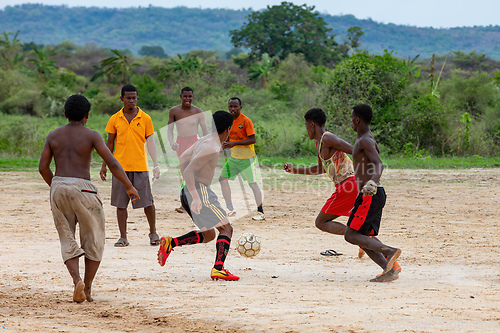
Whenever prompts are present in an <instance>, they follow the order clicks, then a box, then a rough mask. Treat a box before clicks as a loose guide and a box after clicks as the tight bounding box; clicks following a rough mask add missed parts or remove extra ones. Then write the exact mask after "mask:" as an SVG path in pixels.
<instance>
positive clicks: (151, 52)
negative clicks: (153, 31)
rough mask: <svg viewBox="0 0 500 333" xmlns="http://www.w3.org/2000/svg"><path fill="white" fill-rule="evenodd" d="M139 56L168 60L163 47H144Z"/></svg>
mask: <svg viewBox="0 0 500 333" xmlns="http://www.w3.org/2000/svg"><path fill="white" fill-rule="evenodd" d="M139 55H141V56H150V57H155V58H168V56H167V54H166V53H165V50H163V47H161V46H147V45H144V46H143V47H141V48H140V50H139Z"/></svg>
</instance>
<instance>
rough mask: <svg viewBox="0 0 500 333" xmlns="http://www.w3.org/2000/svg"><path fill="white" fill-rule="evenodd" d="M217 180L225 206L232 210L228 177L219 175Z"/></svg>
mask: <svg viewBox="0 0 500 333" xmlns="http://www.w3.org/2000/svg"><path fill="white" fill-rule="evenodd" d="M219 182H220V187H221V190H222V196H223V197H224V201H225V202H226V206H227V207H228V209H229V210H234V208H233V207H232V205H233V203H232V202H231V187H230V186H229V178H226V177H219Z"/></svg>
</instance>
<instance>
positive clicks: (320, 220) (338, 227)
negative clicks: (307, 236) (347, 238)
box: [316, 211, 346, 235]
mask: <svg viewBox="0 0 500 333" xmlns="http://www.w3.org/2000/svg"><path fill="white" fill-rule="evenodd" d="M337 217H339V215H332V214H327V213H324V212H321V211H320V212H319V214H318V216H317V217H316V227H317V228H318V229H319V230H321V231H324V232H329V233H331V234H334V235H343V234H345V229H346V226H345V224H343V223H340V222H337V221H334V220H335V219H336V218H337Z"/></svg>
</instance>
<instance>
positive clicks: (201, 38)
mask: <svg viewBox="0 0 500 333" xmlns="http://www.w3.org/2000/svg"><path fill="white" fill-rule="evenodd" d="M251 12H252V11H251V10H229V9H198V8H187V7H176V8H161V7H152V6H149V7H140V8H125V9H117V8H97V7H71V8H70V7H67V6H45V5H39V4H26V5H18V6H8V7H6V8H5V9H4V10H0V32H8V31H13V32H15V31H17V30H20V33H19V38H20V40H21V41H23V42H31V41H33V42H35V43H37V44H57V43H60V42H63V41H66V40H69V41H71V42H73V43H75V44H78V45H85V44H87V43H94V44H98V45H99V46H102V47H108V48H118V49H129V50H131V51H132V52H134V53H135V54H137V52H138V50H139V49H140V48H141V47H142V46H144V45H151V46H157V45H158V46H161V47H163V49H164V50H165V52H166V53H167V54H168V55H170V56H172V55H175V54H177V53H180V54H183V53H186V52H188V51H190V50H194V49H204V50H226V51H227V50H230V49H232V47H233V46H232V44H231V43H230V36H229V30H232V29H238V28H239V27H241V25H242V24H243V23H245V22H246V18H245V17H246V16H247V15H249V14H250V13H251ZM320 15H321V16H322V17H323V18H324V20H325V21H326V22H327V23H328V24H329V25H330V27H331V28H332V29H333V32H334V33H335V34H337V35H338V40H339V41H341V40H342V38H343V36H344V35H345V34H346V32H347V29H348V28H349V27H352V26H359V27H361V29H362V30H363V31H364V32H365V35H364V36H363V37H362V38H361V48H363V49H367V50H369V51H370V52H373V53H382V52H383V50H384V49H388V50H390V51H391V50H392V51H394V53H395V54H396V55H398V56H400V57H404V58H407V57H414V56H416V55H418V54H420V56H421V57H426V58H428V57H430V56H431V55H432V53H436V54H446V53H448V51H450V50H460V51H463V52H466V53H468V52H470V51H472V50H475V51H476V52H478V53H485V54H486V55H487V56H488V57H491V58H493V59H497V60H500V42H499V41H500V26H484V27H483V26H478V27H462V28H447V29H435V28H417V27H412V26H406V25H396V24H383V23H377V22H375V21H372V20H370V19H368V20H360V19H357V18H355V17H354V16H353V15H341V16H332V15H327V14H320Z"/></svg>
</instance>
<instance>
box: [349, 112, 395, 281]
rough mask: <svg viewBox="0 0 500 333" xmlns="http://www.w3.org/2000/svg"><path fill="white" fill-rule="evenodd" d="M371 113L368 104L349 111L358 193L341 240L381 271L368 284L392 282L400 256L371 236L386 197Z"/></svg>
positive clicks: (374, 231)
mask: <svg viewBox="0 0 500 333" xmlns="http://www.w3.org/2000/svg"><path fill="white" fill-rule="evenodd" d="M372 118H373V111H372V109H371V107H370V106H369V105H366V104H358V105H356V106H355V107H354V108H353V109H352V113H351V121H352V128H353V129H354V131H355V132H356V133H357V137H356V142H355V143H354V147H353V151H352V158H353V164H354V171H355V177H356V183H357V185H358V190H359V191H360V192H359V194H358V197H357V198H356V202H355V204H354V208H353V209H352V212H351V215H350V216H349V221H348V222H347V228H346V230H345V234H344V238H345V240H346V241H348V242H349V243H351V244H355V245H358V246H359V247H360V248H362V249H363V250H365V252H366V254H367V255H368V256H369V257H370V258H371V259H372V260H373V261H374V262H375V263H376V264H377V265H379V266H380V267H381V268H382V269H383V272H382V274H380V275H379V276H377V277H375V278H373V279H371V280H370V281H372V282H388V281H392V280H396V279H397V278H398V273H397V272H396V271H395V270H394V268H393V265H394V262H395V261H396V260H397V259H398V257H399V256H400V255H401V250H400V249H398V248H394V247H390V246H387V245H384V244H382V242H380V241H379V240H378V239H376V238H375V237H370V236H376V235H378V232H379V228H380V220H381V218H382V209H383V208H384V205H385V200H386V195H385V191H384V188H383V187H382V186H381V185H380V182H379V181H380V177H381V176H382V171H383V170H384V165H383V164H382V161H381V160H380V156H379V153H380V150H379V148H378V145H377V142H376V141H375V138H374V137H373V134H372V132H371V131H370V123H371V120H372Z"/></svg>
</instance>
